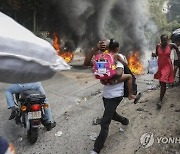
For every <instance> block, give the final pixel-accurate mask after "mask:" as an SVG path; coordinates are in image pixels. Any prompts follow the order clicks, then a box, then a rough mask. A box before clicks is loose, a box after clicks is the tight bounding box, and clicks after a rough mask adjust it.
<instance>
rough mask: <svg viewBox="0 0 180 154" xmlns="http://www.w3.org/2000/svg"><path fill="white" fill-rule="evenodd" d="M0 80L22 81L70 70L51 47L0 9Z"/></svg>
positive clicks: (47, 77) (9, 81)
mask: <svg viewBox="0 0 180 154" xmlns="http://www.w3.org/2000/svg"><path fill="white" fill-rule="evenodd" d="M0 27H1V28H0V74H1V75H0V82H8V83H25V82H35V81H41V80H46V79H49V78H51V77H52V76H53V75H54V74H55V73H56V72H57V71H60V70H67V69H70V66H69V65H68V64H67V63H66V62H65V61H64V59H63V58H61V57H59V56H57V54H56V51H55V49H54V48H53V46H52V45H51V44H50V43H49V42H47V41H45V40H43V39H41V38H39V37H37V36H35V35H34V34H33V33H32V32H30V31H29V30H27V29H26V28H24V27H23V26H21V25H20V24H18V23H17V22H16V21H14V20H13V19H11V18H10V17H8V16H7V15H5V14H3V13H1V12H0Z"/></svg>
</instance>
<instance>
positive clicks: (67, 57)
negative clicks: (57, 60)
mask: <svg viewBox="0 0 180 154" xmlns="http://www.w3.org/2000/svg"><path fill="white" fill-rule="evenodd" d="M60 56H61V57H63V58H64V60H65V61H66V62H67V63H69V62H71V60H72V59H73V58H74V54H73V53H72V52H70V51H66V52H61V53H60Z"/></svg>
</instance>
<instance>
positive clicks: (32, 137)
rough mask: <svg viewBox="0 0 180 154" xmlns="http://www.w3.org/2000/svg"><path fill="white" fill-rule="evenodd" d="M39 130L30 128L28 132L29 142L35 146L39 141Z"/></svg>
mask: <svg viewBox="0 0 180 154" xmlns="http://www.w3.org/2000/svg"><path fill="white" fill-rule="evenodd" d="M38 133H39V128H30V129H29V130H28V132H27V136H28V141H29V143H31V144H34V143H35V142H36V141H37V139H38Z"/></svg>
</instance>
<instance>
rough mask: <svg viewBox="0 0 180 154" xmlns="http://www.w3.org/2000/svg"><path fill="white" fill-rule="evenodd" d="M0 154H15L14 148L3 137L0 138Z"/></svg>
mask: <svg viewBox="0 0 180 154" xmlns="http://www.w3.org/2000/svg"><path fill="white" fill-rule="evenodd" d="M0 154H16V152H15V149H14V146H13V145H12V144H11V143H9V142H8V141H7V140H6V139H5V138H3V137H0Z"/></svg>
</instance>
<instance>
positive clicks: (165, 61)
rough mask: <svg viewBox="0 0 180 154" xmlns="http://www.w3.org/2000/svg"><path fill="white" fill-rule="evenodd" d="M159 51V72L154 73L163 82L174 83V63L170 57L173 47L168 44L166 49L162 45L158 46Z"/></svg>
mask: <svg viewBox="0 0 180 154" xmlns="http://www.w3.org/2000/svg"><path fill="white" fill-rule="evenodd" d="M157 52H158V72H157V73H156V74H155V75H154V78H155V79H159V81H161V82H165V83H173V82H174V72H173V65H172V61H171V59H170V54H171V47H170V45H169V44H168V45H167V46H166V47H165V48H164V49H163V48H162V46H161V45H158V47H157Z"/></svg>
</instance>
